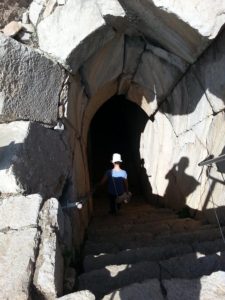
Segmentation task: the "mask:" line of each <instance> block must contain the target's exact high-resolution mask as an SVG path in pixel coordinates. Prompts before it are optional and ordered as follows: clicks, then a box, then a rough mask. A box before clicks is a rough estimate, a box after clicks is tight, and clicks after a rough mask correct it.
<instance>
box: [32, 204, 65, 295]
mask: <svg viewBox="0 0 225 300" xmlns="http://www.w3.org/2000/svg"><path fill="white" fill-rule="evenodd" d="M39 225H40V227H41V232H42V233H41V243H40V246H39V253H38V257H37V261H36V266H35V273H34V281H33V282H34V285H35V287H36V289H37V290H38V292H39V293H40V294H41V295H43V296H44V297H45V299H49V300H51V299H52V300H53V299H55V298H56V297H57V296H61V295H62V292H63V276H64V265H63V264H64V262H63V257H62V249H61V247H60V243H59V241H60V238H61V239H62V237H63V235H64V216H63V212H62V210H61V207H60V205H59V203H58V200H57V199H55V198H51V199H49V200H47V201H46V202H45V204H44V206H43V208H42V210H41V213H40V221H39Z"/></svg>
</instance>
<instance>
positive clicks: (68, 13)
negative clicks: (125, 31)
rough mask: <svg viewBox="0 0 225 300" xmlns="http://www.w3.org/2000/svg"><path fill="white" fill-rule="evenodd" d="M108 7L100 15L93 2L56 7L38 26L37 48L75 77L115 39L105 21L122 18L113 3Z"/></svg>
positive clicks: (120, 10)
mask: <svg viewBox="0 0 225 300" xmlns="http://www.w3.org/2000/svg"><path fill="white" fill-rule="evenodd" d="M99 2H101V1H99ZM113 2H115V5H114V4H113ZM110 3H111V4H110V7H109V8H107V7H104V9H102V10H101V11H100V9H99V4H98V3H96V1H92V0H88V1H85V2H84V1H82V0H76V1H74V0H67V2H66V4H65V5H63V6H57V7H56V8H55V10H54V11H53V12H52V14H50V15H49V16H48V17H46V18H44V19H43V20H42V21H41V22H40V23H39V24H38V26H37V33H38V40H39V46H40V48H41V49H42V50H43V51H45V52H47V53H49V54H50V55H52V56H53V57H55V58H56V59H57V60H58V61H60V62H61V63H62V64H63V65H64V66H65V67H66V68H67V69H69V70H70V71H72V72H73V73H75V72H76V71H77V70H78V68H79V67H80V66H81V65H82V63H83V62H84V61H85V60H87V59H88V58H89V57H90V56H91V55H92V54H94V53H95V51H96V50H98V49H100V48H101V47H102V46H103V45H104V44H105V43H106V42H107V41H109V40H110V39H112V37H113V36H114V34H115V33H114V30H113V29H112V27H111V25H108V24H107V22H106V20H105V19H104V17H108V16H112V17H115V18H116V17H123V16H124V15H125V13H124V10H123V9H122V7H121V6H120V5H119V4H118V3H116V1H110ZM103 13H104V14H103Z"/></svg>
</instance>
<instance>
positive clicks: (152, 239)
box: [84, 225, 225, 255]
mask: <svg viewBox="0 0 225 300" xmlns="http://www.w3.org/2000/svg"><path fill="white" fill-rule="evenodd" d="M222 230H223V232H224V233H225V227H223V228H222ZM220 237H221V233H220V230H219V228H217V227H216V225H210V226H208V225H204V226H202V227H200V228H199V229H198V230H196V231H193V232H182V233H173V234H171V233H168V234H161V235H158V236H153V234H151V233H132V232H131V233H129V234H124V235H123V234H120V235H115V236H108V237H106V236H95V237H92V239H89V240H87V242H86V244H85V248H84V253H85V254H86V255H87V254H100V253H116V252H118V251H121V250H124V249H133V248H140V247H147V246H150V245H151V246H162V247H163V246H165V245H167V244H171V243H182V242H183V243H192V242H195V241H212V240H215V239H219V238H220Z"/></svg>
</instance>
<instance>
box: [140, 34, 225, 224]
mask: <svg viewBox="0 0 225 300" xmlns="http://www.w3.org/2000/svg"><path fill="white" fill-rule="evenodd" d="M224 39H225V32H222V33H221V34H220V35H219V36H218V38H217V39H216V40H215V42H214V43H213V44H212V45H211V46H210V47H209V48H208V49H207V51H206V52H205V53H204V55H203V56H202V57H201V58H200V59H199V60H198V61H197V62H196V63H195V64H194V65H193V66H191V67H190V69H189V70H188V72H187V73H186V75H185V76H184V78H183V79H182V80H181V81H180V82H179V84H178V85H177V86H176V87H175V89H174V90H173V92H172V93H171V94H170V95H169V97H167V99H165V101H164V103H163V105H161V107H160V108H159V111H158V112H157V114H156V115H155V118H154V122H151V121H149V122H148V123H147V126H146V128H145V131H144V133H143V135H142V142H141V145H142V146H141V157H142V158H143V159H144V161H145V168H146V177H148V178H149V179H148V180H149V181H150V183H151V186H152V191H153V193H154V194H158V195H160V196H162V197H164V205H167V206H169V207H172V208H176V209H181V208H183V207H184V206H185V205H188V206H189V207H191V208H193V209H197V210H203V211H204V212H205V213H206V215H208V213H210V216H209V217H210V222H211V221H212V220H213V219H214V221H215V216H214V217H213V214H214V212H213V206H214V205H215V204H216V205H217V206H221V205H223V200H222V195H223V194H224V185H223V184H221V183H222V182H223V174H220V172H218V170H217V169H216V168H213V169H212V170H211V175H212V177H213V178H214V179H212V180H210V181H208V180H207V175H206V172H205V170H204V169H203V170H202V168H200V167H199V166H198V163H199V162H200V161H202V160H203V159H205V158H206V157H207V156H208V155H213V156H218V155H220V154H221V153H222V151H223V149H224V144H225V140H224V134H225V126H224V111H223V110H224V108H225V94H224V86H225V81H224V72H223V70H224V67H225V56H224ZM215 78H217V79H218V78H219V79H218V80H215ZM224 172H225V171H224V170H223V172H222V173H224ZM213 180H214V181H213ZM210 190H211V191H210ZM212 199H214V200H213V201H212ZM213 202H214V203H213ZM220 215H222V214H220ZM207 218H208V217H207Z"/></svg>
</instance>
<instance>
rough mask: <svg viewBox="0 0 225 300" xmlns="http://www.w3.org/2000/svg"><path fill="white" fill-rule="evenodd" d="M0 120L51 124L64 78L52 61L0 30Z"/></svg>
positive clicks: (54, 119) (60, 70)
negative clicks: (6, 35) (22, 120)
mask: <svg viewBox="0 0 225 300" xmlns="http://www.w3.org/2000/svg"><path fill="white" fill-rule="evenodd" d="M0 69H1V73H0V122H8V121H13V120H18V119H19V120H21V119H24V120H31V121H39V122H42V123H47V124H55V123H56V121H57V117H58V102H59V97H60V91H61V89H62V84H63V80H64V72H63V70H62V69H61V68H60V67H59V65H57V64H56V63H54V62H53V61H52V60H50V59H48V58H46V57H45V56H43V55H42V54H41V53H40V52H38V51H35V50H33V49H31V48H29V47H27V46H24V45H22V44H20V43H19V42H17V41H15V40H13V39H12V38H8V37H5V36H4V35H3V34H1V33H0Z"/></svg>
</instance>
